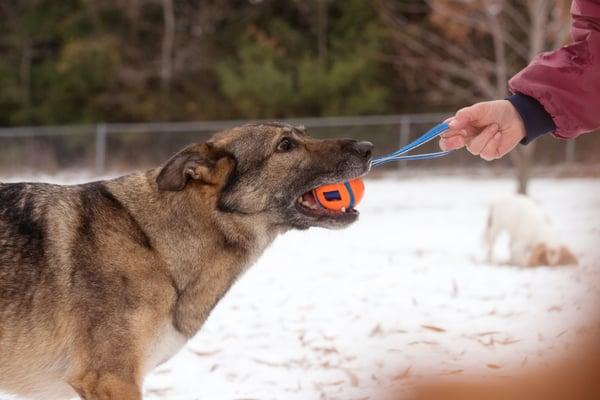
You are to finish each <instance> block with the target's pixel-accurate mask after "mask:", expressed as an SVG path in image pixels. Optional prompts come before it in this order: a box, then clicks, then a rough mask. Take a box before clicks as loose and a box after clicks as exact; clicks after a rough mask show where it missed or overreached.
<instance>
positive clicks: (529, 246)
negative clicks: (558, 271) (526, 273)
mask: <svg viewBox="0 0 600 400" xmlns="http://www.w3.org/2000/svg"><path fill="white" fill-rule="evenodd" d="M503 231H506V232H508V234H509V235H510V262H511V264H514V265H518V266H522V267H535V266H542V265H549V266H558V265H573V264H577V258H576V257H575V255H574V254H573V253H572V252H571V251H570V250H569V249H568V248H567V247H566V246H564V245H563V244H561V242H560V240H559V238H558V235H557V234H556V231H555V230H554V228H553V227H552V224H551V223H550V219H549V218H548V217H547V216H546V215H545V214H544V213H543V211H542V210H541V209H540V208H539V207H538V205H537V204H536V203H535V202H534V201H533V200H531V199H530V198H529V197H527V196H525V195H521V194H515V195H511V196H508V197H505V198H502V199H499V200H497V201H495V202H494V203H493V204H492V205H491V207H490V212H489V216H488V222H487V226H486V231H485V235H484V239H485V242H486V246H487V259H488V261H489V262H493V261H494V260H493V258H494V257H493V251H494V246H495V244H496V240H497V238H498V235H499V234H500V233H501V232H503Z"/></svg>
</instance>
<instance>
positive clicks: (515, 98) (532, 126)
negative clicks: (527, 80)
mask: <svg viewBox="0 0 600 400" xmlns="http://www.w3.org/2000/svg"><path fill="white" fill-rule="evenodd" d="M506 100H507V101H508V102H510V103H511V105H512V106H513V107H514V109H515V110H516V112H517V114H518V115H519V117H520V121H521V123H522V124H523V127H524V130H525V136H524V137H523V139H522V140H521V143H522V144H528V143H531V142H532V141H533V140H535V139H536V138H538V137H540V136H542V135H545V134H547V133H552V132H554V131H555V130H556V125H555V124H554V121H553V120H552V117H551V116H550V114H549V113H548V112H547V111H546V110H545V109H544V106H542V105H541V104H540V103H539V102H538V101H537V100H536V99H534V98H533V97H530V96H526V95H524V94H522V93H516V94H514V95H512V96H510V97H507V98H506Z"/></svg>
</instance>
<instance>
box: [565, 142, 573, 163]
mask: <svg viewBox="0 0 600 400" xmlns="http://www.w3.org/2000/svg"><path fill="white" fill-rule="evenodd" d="M565 161H566V162H567V163H568V164H571V163H573V162H575V140H569V141H567V145H566V146H565Z"/></svg>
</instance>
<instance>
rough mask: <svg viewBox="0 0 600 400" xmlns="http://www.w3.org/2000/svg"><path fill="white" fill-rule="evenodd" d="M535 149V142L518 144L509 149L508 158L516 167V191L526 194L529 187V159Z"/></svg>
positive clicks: (531, 157)
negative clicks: (518, 145)
mask: <svg viewBox="0 0 600 400" xmlns="http://www.w3.org/2000/svg"><path fill="white" fill-rule="evenodd" d="M534 151H535V143H530V144H528V145H527V147H525V146H520V147H517V148H515V149H514V150H513V151H511V152H510V153H509V154H510V158H511V160H512V163H513V166H514V167H515V169H516V175H517V193H520V194H527V190H528V188H529V178H530V176H531V160H532V159H533V152H534Z"/></svg>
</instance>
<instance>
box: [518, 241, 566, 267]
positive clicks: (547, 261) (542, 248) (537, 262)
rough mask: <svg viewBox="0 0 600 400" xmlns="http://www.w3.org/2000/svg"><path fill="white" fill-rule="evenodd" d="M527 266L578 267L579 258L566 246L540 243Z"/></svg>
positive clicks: (532, 251) (532, 252)
mask: <svg viewBox="0 0 600 400" xmlns="http://www.w3.org/2000/svg"><path fill="white" fill-rule="evenodd" d="M527 265H528V266H530V267H538V266H541V265H549V266H553V267H554V266H559V265H577V257H576V256H575V255H574V254H573V253H572V252H571V251H570V250H569V248H568V247H566V246H562V245H555V246H549V245H547V244H545V243H538V244H536V245H535V246H534V247H533V248H532V250H531V254H530V256H529V262H528V263H527Z"/></svg>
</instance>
